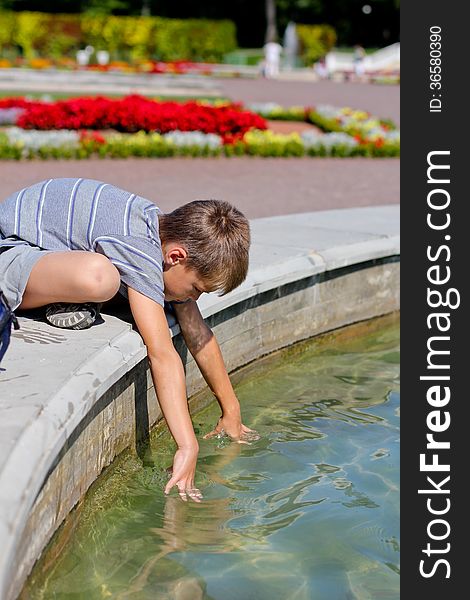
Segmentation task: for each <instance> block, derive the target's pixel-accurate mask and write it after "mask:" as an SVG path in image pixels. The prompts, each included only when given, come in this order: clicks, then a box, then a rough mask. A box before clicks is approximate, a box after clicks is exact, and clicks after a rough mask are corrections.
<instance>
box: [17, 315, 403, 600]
mask: <svg viewBox="0 0 470 600" xmlns="http://www.w3.org/2000/svg"><path fill="white" fill-rule="evenodd" d="M368 328H369V333H368V334H367V335H364V336H357V335H354V331H355V330H354V329H350V330H345V333H341V332H340V333H339V334H335V335H332V336H329V337H327V338H326V339H324V340H323V341H320V342H319V341H318V340H314V341H313V342H311V343H310V344H307V345H304V346H302V347H298V348H296V349H295V350H294V351H293V352H291V353H290V354H287V356H286V357H285V358H284V359H283V360H279V359H277V360H271V362H270V365H269V370H268V371H266V369H265V368H264V367H262V368H258V367H257V368H258V369H259V370H257V371H256V370H255V371H254V372H252V374H251V375H250V376H249V377H247V378H246V379H245V380H244V381H242V383H240V384H239V385H238V386H237V389H236V391H237V395H238V397H239V398H240V401H241V404H242V407H243V415H244V422H245V423H246V424H247V425H249V426H251V427H254V428H255V429H257V430H258V432H259V433H260V434H261V438H260V439H259V440H257V441H253V442H252V443H251V444H250V445H239V444H232V443H228V442H227V440H217V439H213V440H207V441H204V440H201V442H200V448H201V452H200V460H199V470H198V482H197V483H198V486H199V487H200V488H202V489H203V492H204V496H205V499H204V502H203V503H202V504H197V505H196V504H194V503H189V502H188V503H184V502H182V501H181V500H180V499H179V498H178V497H177V496H176V495H174V496H170V497H168V498H165V497H164V495H163V493H162V488H163V486H164V484H165V483H166V481H167V477H168V476H167V474H166V471H165V468H166V467H167V466H168V465H169V464H170V462H171V458H172V450H173V447H172V444H171V442H170V441H169V439H168V436H167V435H159V436H158V437H157V438H155V439H154V441H153V443H152V455H151V456H150V459H148V460H147V461H146V465H147V466H145V467H143V466H142V463H140V462H139V460H138V459H136V458H135V457H128V458H127V459H126V460H123V461H122V462H121V463H119V461H118V463H117V464H116V465H115V466H113V467H112V468H111V469H109V470H108V472H107V474H106V476H105V477H104V479H103V480H102V481H101V482H100V483H99V484H96V485H94V486H93V490H92V491H91V492H90V493H89V494H88V499H87V501H86V502H85V503H84V504H83V507H82V508H81V509H80V511H75V513H74V515H72V516H71V517H70V518H69V521H72V520H73V519H75V522H74V524H73V526H74V532H73V535H72V536H71V539H70V540H69V542H68V545H67V547H66V548H65V549H64V550H61V551H60V552H58V551H56V554H55V555H54V554H53V552H54V551H53V548H54V545H52V547H51V550H49V552H47V553H46V554H45V557H44V558H43V559H42V560H41V562H40V563H39V565H38V566H37V568H36V569H35V570H34V572H33V575H32V577H31V578H30V580H29V582H28V585H27V587H26V589H25V594H26V595H25V596H24V597H25V598H31V599H39V598H44V599H46V598H56V599H64V600H65V599H67V600H69V599H81V598H83V599H85V598H86V599H87V600H88V599H90V600H93V599H95V598H96V599H98V598H100V599H101V598H108V597H109V598H113V599H115V598H117V599H124V598H132V599H139V600H145V599H147V598H148V599H149V600H150V599H152V600H156V599H160V598H161V599H165V600H166V599H168V598H175V599H190V600H198V599H207V600H211V599H212V600H219V599H220V600H230V599H232V598H234V599H235V598H236V599H237V600H239V599H240V598H244V600H248V599H256V600H264V599H266V600H268V599H269V600H278V599H279V600H281V599H282V600H286V599H289V600H311V599H312V598H315V599H316V600H343V599H344V600H375V599H376V598H380V599H381V600H387V599H389V600H397V599H398V598H399V578H398V574H399V520H398V517H399V515H398V502H399V498H398V483H399V477H398V469H399V441H398V440H399V429H398V427H399V387H398V385H399V384H398V381H399V379H398V357H399V354H398V353H399V347H398V323H397V322H396V321H395V322H394V321H393V320H390V319H388V320H385V321H383V320H380V321H377V322H375V324H373V325H369V326H368ZM216 418H217V411H216V409H215V407H210V408H209V409H207V410H205V411H204V412H202V413H200V414H199V415H198V417H197V421H198V427H199V428H200V431H201V434H202V433H205V432H206V431H209V430H210V429H211V427H212V425H213V424H214V422H215V421H216ZM59 537H60V534H58V535H57V536H56V538H58V539H59ZM58 543H59V542H58V541H57V542H56V544H58ZM51 556H54V560H51V558H50V557H51ZM48 557H49V559H48ZM48 560H49V566H48V568H47V569H46V568H45V565H46V564H48Z"/></svg>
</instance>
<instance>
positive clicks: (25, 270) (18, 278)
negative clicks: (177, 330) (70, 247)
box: [0, 238, 177, 328]
mask: <svg viewBox="0 0 470 600" xmlns="http://www.w3.org/2000/svg"><path fill="white" fill-rule="evenodd" d="M0 240H1V242H2V245H0V289H1V290H2V292H3V295H4V296H5V298H6V300H7V302H8V305H9V307H10V309H11V310H16V309H17V308H18V306H19V305H20V304H21V302H22V301H23V294H24V291H25V289H26V284H27V283H28V279H29V276H30V274H31V271H32V270H33V267H34V265H35V264H36V263H37V261H38V260H39V259H40V258H41V257H43V256H44V255H45V254H51V252H59V250H43V249H42V248H40V247H39V246H34V245H32V244H29V243H28V242H23V240H21V241H20V240H18V238H4V239H2V238H0ZM9 240H11V241H14V242H15V244H14V245H11V246H8V241H9ZM20 242H23V243H20ZM165 314H166V319H167V321H168V326H169V327H170V328H171V327H173V326H174V325H176V323H177V319H176V314H175V311H174V309H173V306H172V304H171V303H170V302H165Z"/></svg>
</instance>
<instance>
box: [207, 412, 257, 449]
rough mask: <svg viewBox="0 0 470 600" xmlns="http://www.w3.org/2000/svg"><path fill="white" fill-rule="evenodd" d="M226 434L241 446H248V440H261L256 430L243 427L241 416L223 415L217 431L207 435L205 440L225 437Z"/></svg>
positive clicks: (216, 428)
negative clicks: (219, 436)
mask: <svg viewBox="0 0 470 600" xmlns="http://www.w3.org/2000/svg"><path fill="white" fill-rule="evenodd" d="M224 433H226V434H227V435H229V436H230V437H231V438H232V440H234V441H236V442H238V443H239V444H248V443H249V441H248V440H250V441H255V440H257V439H259V435H258V434H257V433H256V431H255V430H254V429H250V428H249V427H246V425H243V423H242V422H241V418H240V416H239V415H236V416H233V415H222V416H221V417H220V419H219V420H218V421H217V425H216V426H215V429H213V430H212V431H211V432H209V433H207V434H206V435H205V436H204V439H205V440H208V439H209V438H212V437H216V436H218V435H223V434H224Z"/></svg>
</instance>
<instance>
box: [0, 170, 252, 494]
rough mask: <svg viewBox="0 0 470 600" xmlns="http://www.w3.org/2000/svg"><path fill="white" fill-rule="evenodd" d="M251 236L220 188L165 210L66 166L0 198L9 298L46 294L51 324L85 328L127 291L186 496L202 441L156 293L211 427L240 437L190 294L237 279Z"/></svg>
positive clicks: (24, 302) (26, 305)
mask: <svg viewBox="0 0 470 600" xmlns="http://www.w3.org/2000/svg"><path fill="white" fill-rule="evenodd" d="M249 245H250V231H249V224H248V221H247V219H246V218H245V217H244V216H243V214H242V213H241V212H240V211H238V210H237V209H236V208H234V207H232V206H231V205H230V204H228V203H227V202H220V201H216V200H208V201H195V202H190V203H189V204H186V205H184V206H182V207H180V208H177V209H176V210H174V211H173V212H172V213H170V214H162V213H161V211H160V210H159V209H158V208H157V207H156V206H155V205H154V204H153V203H152V202H150V201H149V200H146V199H145V198H142V197H140V196H137V195H136V194H131V193H130V192H126V191H124V190H121V189H119V188H117V187H115V186H113V185H110V184H107V183H103V182H100V181H94V180H91V179H70V178H67V179H49V180H47V181H43V182H40V183H37V184H34V185H32V186H30V187H28V188H25V189H23V190H21V191H19V192H17V193H14V194H12V195H11V196H10V197H9V198H7V200H6V201H5V202H2V203H0V287H1V288H2V291H3V292H4V294H5V296H6V298H7V300H8V302H9V304H10V307H11V308H12V310H16V309H17V308H19V309H32V308H36V307H40V306H47V309H46V318H47V320H48V321H49V322H50V323H51V324H53V325H55V326H58V327H69V328H74V329H81V328H85V327H89V326H90V325H91V324H92V323H93V322H94V320H95V319H96V316H97V315H98V311H99V307H100V305H101V303H103V302H106V301H108V300H110V299H111V298H113V297H114V296H115V295H116V293H117V292H118V291H119V292H120V293H121V294H123V295H125V296H127V297H128V299H129V304H130V308H131V311H132V315H133V317H134V319H135V322H136V325H137V327H138V329H139V332H140V334H141V335H142V338H143V340H144V343H145V345H146V347H147V353H148V360H149V364H150V368H151V373H152V378H153V382H154V386H155V390H156V392H157V396H158V400H159V403H160V406H161V408H162V411H163V414H164V416H165V419H166V421H167V423H168V427H169V429H170V431H171V433H172V435H173V437H174V439H175V441H176V443H177V445H178V450H177V451H176V454H175V457H174V460H173V472H172V477H171V479H170V480H169V481H168V483H167V485H166V486H165V493H166V494H168V493H169V492H170V490H171V488H172V487H173V486H175V485H176V486H177V487H178V491H179V495H180V497H181V498H182V499H183V500H187V496H189V497H190V498H191V499H193V500H194V501H196V502H199V501H200V498H201V497H202V496H201V493H200V491H199V490H198V489H196V488H195V487H194V475H195V469H196V461H197V455H198V451H199V447H198V442H197V439H196V436H195V434H194V430H193V427H192V423H191V418H190V415H189V411H188V404H187V400H186V387H185V376H184V370H183V365H182V363H181V359H180V357H179V355H178V354H177V352H176V350H175V349H174V347H173V343H172V341H171V337H170V332H169V328H168V323H167V319H166V314H165V310H164V305H165V302H171V303H173V308H174V311H175V314H176V317H177V319H178V321H179V325H180V328H181V331H182V334H183V337H184V339H185V342H186V344H187V346H188V348H189V350H190V352H191V354H192V355H193V356H194V359H195V360H196V363H197V364H198V366H199V368H200V370H201V372H202V375H203V376H204V378H205V380H206V381H207V383H208V385H209V387H210V389H211V390H212V392H213V393H214V395H215V396H216V398H217V400H218V402H219V404H220V406H221V409H222V416H221V418H220V419H219V422H218V424H217V426H216V428H215V429H214V431H212V432H211V433H210V434H208V435H209V436H211V435H216V434H218V433H220V432H222V430H223V431H225V432H226V433H227V434H229V435H230V436H231V437H232V438H234V439H235V440H238V441H241V438H242V437H243V435H244V434H246V433H248V432H249V431H251V430H250V429H248V428H247V427H245V426H244V425H243V424H242V422H241V416H240V406H239V403H238V400H237V398H236V396H235V393H234V391H233V388H232V386H231V383H230V380H229V377H228V375H227V371H226V369H225V366H224V362H223V358H222V355H221V352H220V348H219V346H218V344H217V341H216V339H215V337H214V335H213V333H212V331H211V330H210V329H209V327H208V326H207V325H206V324H205V322H204V320H203V319H202V316H201V313H200V312H199V309H198V307H197V304H196V300H197V299H198V298H199V296H200V295H201V294H202V293H204V292H212V291H216V290H217V291H221V292H222V293H224V294H225V293H227V292H229V291H231V290H232V289H234V288H235V287H237V286H238V285H240V284H241V283H242V282H243V280H244V279H245V277H246V274H247V270H248V251H249ZM63 303H66V304H63ZM67 303H68V304H67Z"/></svg>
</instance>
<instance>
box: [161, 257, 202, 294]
mask: <svg viewBox="0 0 470 600" xmlns="http://www.w3.org/2000/svg"><path fill="white" fill-rule="evenodd" d="M163 281H164V284H165V300H166V301H167V302H171V301H172V300H179V301H185V300H197V299H198V298H199V296H200V295H201V294H203V293H204V292H205V291H207V290H206V289H205V287H204V282H203V281H202V279H201V278H200V277H199V275H198V274H197V273H196V271H194V270H193V269H188V268H187V267H186V266H185V265H184V264H181V263H179V264H176V265H173V266H172V267H171V268H169V269H166V270H165V271H164V272H163Z"/></svg>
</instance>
